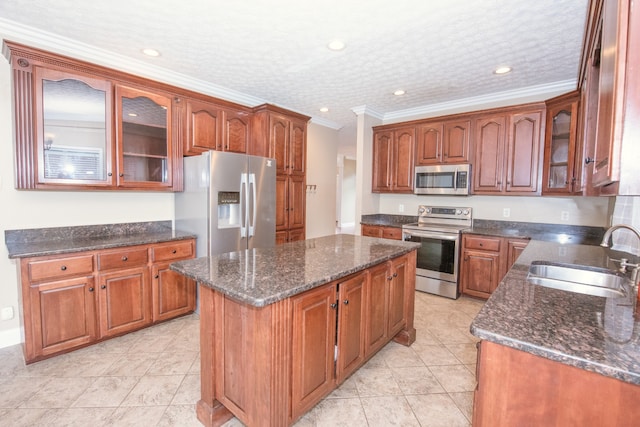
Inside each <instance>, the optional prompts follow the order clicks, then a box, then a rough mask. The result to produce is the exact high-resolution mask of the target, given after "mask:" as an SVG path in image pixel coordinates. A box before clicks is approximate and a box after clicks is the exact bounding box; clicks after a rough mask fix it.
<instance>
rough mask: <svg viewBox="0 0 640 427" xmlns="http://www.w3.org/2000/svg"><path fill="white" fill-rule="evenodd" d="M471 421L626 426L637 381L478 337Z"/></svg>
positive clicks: (633, 419) (639, 397) (632, 416)
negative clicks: (625, 379)
mask: <svg viewBox="0 0 640 427" xmlns="http://www.w3.org/2000/svg"><path fill="white" fill-rule="evenodd" d="M477 380H478V385H477V388H476V391H475V396H474V405H473V426H474V427H499V426H581V427H589V426H594V427H596V426H597V427H604V426H620V427H623V426H630V425H632V424H634V423H637V422H638V420H639V419H640V405H638V402H640V386H638V385H634V384H631V383H626V382H623V381H620V380H617V379H615V378H609V377H605V376H603V375H600V374H597V373H595V372H590V371H586V370H583V369H579V368H576V367H574V366H569V365H565V364H562V363H560V362H556V361H552V360H549V359H545V358H543V357H540V356H535V355H533V354H530V353H526V352H523V351H520V350H516V349H513V348H510V347H506V346H503V345H500V344H496V343H492V342H488V341H482V342H481V343H480V348H479V351H478V366H477Z"/></svg>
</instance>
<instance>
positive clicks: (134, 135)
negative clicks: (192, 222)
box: [116, 86, 172, 187]
mask: <svg viewBox="0 0 640 427" xmlns="http://www.w3.org/2000/svg"><path fill="white" fill-rule="evenodd" d="M116 118H117V120H116V127H117V140H118V144H117V147H118V179H117V182H118V185H119V186H132V187H158V186H161V187H170V186H171V185H172V180H171V177H172V165H171V161H170V154H171V148H172V147H171V137H170V136H171V97H170V96H166V95H162V94H159V93H153V92H147V91H142V90H139V89H134V88H130V87H125V86H116Z"/></svg>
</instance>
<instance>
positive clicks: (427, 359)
mask: <svg viewBox="0 0 640 427" xmlns="http://www.w3.org/2000/svg"><path fill="white" fill-rule="evenodd" d="M416 353H417V354H418V356H420V359H422V361H423V362H424V364H425V365H426V366H437V365H455V364H458V363H460V361H459V360H458V359H457V358H456V356H454V354H453V353H451V352H450V351H449V350H448V349H447V348H446V347H445V346H443V345H427V346H424V347H422V346H420V347H418V348H416Z"/></svg>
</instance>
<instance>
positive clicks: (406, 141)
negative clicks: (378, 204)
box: [372, 127, 415, 193]
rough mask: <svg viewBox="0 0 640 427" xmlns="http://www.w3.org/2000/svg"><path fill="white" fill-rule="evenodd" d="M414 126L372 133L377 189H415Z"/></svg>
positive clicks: (374, 186)
mask: <svg viewBox="0 0 640 427" xmlns="http://www.w3.org/2000/svg"><path fill="white" fill-rule="evenodd" d="M414 149H415V128H414V127H404V128H398V129H392V130H386V129H385V130H376V128H374V133H373V181H372V182H373V184H372V185H373V187H372V191H373V192H377V193H412V192H413V173H414V157H415V154H414Z"/></svg>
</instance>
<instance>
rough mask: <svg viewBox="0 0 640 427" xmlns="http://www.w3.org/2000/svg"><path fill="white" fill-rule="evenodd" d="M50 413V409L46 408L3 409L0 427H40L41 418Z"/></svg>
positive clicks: (0, 412) (0, 413) (0, 411)
mask: <svg viewBox="0 0 640 427" xmlns="http://www.w3.org/2000/svg"><path fill="white" fill-rule="evenodd" d="M48 411H49V409H46V408H29V409H22V408H17V409H1V410H0V425H2V426H7V427H8V426H11V427H33V426H36V425H39V420H40V418H41V417H42V416H43V415H44V414H45V413H47V412H48ZM41 425H42V424H41Z"/></svg>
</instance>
